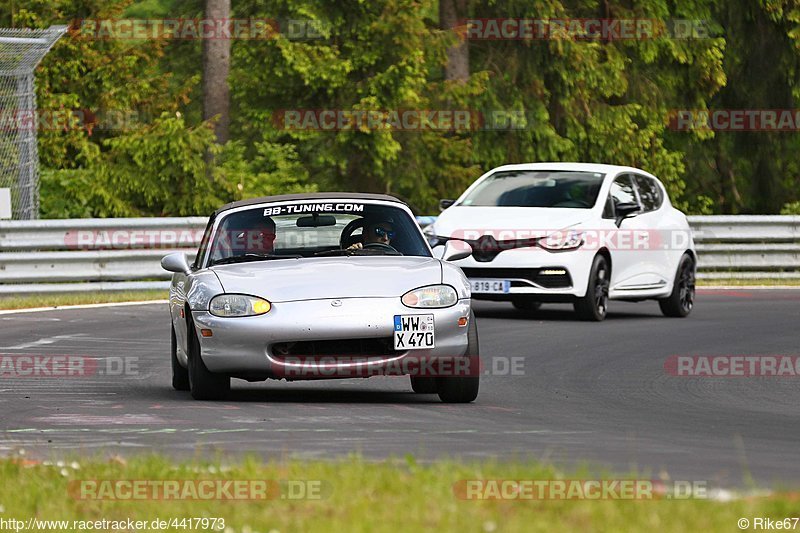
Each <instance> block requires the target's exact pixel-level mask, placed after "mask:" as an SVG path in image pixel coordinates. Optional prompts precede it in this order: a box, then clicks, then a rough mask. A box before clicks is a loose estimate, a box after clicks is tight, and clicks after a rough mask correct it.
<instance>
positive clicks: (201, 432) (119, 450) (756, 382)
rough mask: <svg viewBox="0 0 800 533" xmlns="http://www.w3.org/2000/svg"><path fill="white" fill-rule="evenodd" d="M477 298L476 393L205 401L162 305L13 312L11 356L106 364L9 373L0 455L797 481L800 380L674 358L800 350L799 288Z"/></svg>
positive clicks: (269, 393)
mask: <svg viewBox="0 0 800 533" xmlns="http://www.w3.org/2000/svg"><path fill="white" fill-rule="evenodd" d="M475 309H476V311H477V313H478V324H479V329H480V345H481V355H482V357H483V358H484V361H485V363H486V364H487V367H488V370H487V371H488V372H490V374H489V375H485V376H483V378H482V382H481V393H480V395H479V397H478V400H477V401H476V402H475V403H473V404H469V405H445V404H442V403H440V402H439V401H438V399H437V398H436V396H429V395H416V394H414V393H412V392H411V388H410V384H409V382H408V379H407V378H405V377H401V378H390V377H373V378H369V379H367V380H363V379H360V380H359V379H353V380H336V381H325V382H313V383H309V382H293V383H286V382H277V381H270V382H267V383H257V384H249V383H246V382H241V381H236V380H234V382H233V383H234V385H233V387H234V389H233V392H232V395H231V397H230V399H229V400H227V401H225V402H221V403H206V402H195V401H192V400H191V399H190V397H189V395H188V394H187V393H181V392H176V391H174V390H172V389H171V387H170V369H169V359H168V348H169V336H168V331H169V330H168V327H169V319H168V315H167V309H166V305H165V304H147V305H138V306H127V307H108V308H94V309H72V310H57V311H46V312H37V313H20V314H5V315H0V354H16V355H20V354H29V355H30V354H33V355H55V354H61V355H65V354H66V355H77V356H91V357H93V358H98V359H100V360H101V364H100V366H99V367H98V369H99V371H100V372H98V373H97V375H93V376H90V377H58V378H56V377H42V376H39V377H20V376H10V375H9V374H7V373H6V374H3V375H0V413H2V415H0V416H1V420H2V422H1V423H0V453H2V454H11V453H15V452H16V451H17V450H19V449H24V450H26V453H27V454H28V456H33V457H39V458H55V457H67V456H74V455H75V454H81V455H97V454H112V453H114V454H128V453H141V452H151V451H157V452H162V453H167V454H169V455H172V456H175V457H183V458H191V457H193V456H195V455H197V454H198V453H200V454H219V453H222V454H223V455H226V454H230V455H233V456H236V455H240V454H245V453H247V452H252V453H257V454H259V455H261V456H264V457H285V456H288V455H294V456H298V457H308V458H328V457H339V456H343V455H347V454H351V453H360V454H362V455H363V456H365V457H367V458H370V459H372V458H374V459H380V458H386V457H391V456H403V455H405V454H407V453H413V454H415V455H416V456H418V457H419V458H421V459H422V460H428V459H434V458H440V457H460V458H464V459H467V460H468V459H484V458H497V459H498V460H507V459H512V458H516V459H528V458H532V459H536V460H542V461H547V462H551V463H556V464H560V465H575V464H584V463H586V464H590V465H592V467H591V468H592V469H599V470H602V469H605V468H608V469H611V470H613V471H616V472H622V473H627V472H630V471H631V470H632V469H635V470H636V471H638V472H640V473H645V474H647V473H650V474H653V475H658V474H663V473H665V472H666V473H668V474H669V475H670V476H671V477H672V478H673V479H681V480H700V481H704V482H707V483H708V484H709V485H712V486H724V487H728V486H742V485H746V484H748V482H749V480H751V479H753V480H755V481H757V482H758V483H759V484H760V485H766V486H782V487H785V486H791V487H796V486H798V485H800V462H798V461H797V457H798V450H800V409H798V406H800V377H757V378H755V377H739V378H730V377H729V378H719V377H716V378H709V377H676V376H672V375H670V374H669V373H668V372H666V371H665V367H664V364H665V361H666V360H667V358H668V357H670V356H673V355H730V354H742V355H756V354H783V355H800V346H798V344H799V343H800V334H798V326H800V290H760V291H751V290H714V291H701V292H700V294H698V303H697V307H696V309H695V311H694V312H693V314H692V316H691V317H689V318H688V319H683V320H681V319H668V318H664V317H662V316H661V314H660V312H659V310H658V306H657V305H656V304H655V303H653V302H643V303H638V304H631V303H619V302H612V305H611V309H610V312H609V315H608V318H607V319H606V321H605V322H603V323H585V322H578V321H576V320H575V319H574V318H573V315H572V313H571V307H568V306H564V305H549V306H545V307H544V308H543V309H542V310H541V311H539V312H538V313H536V314H534V315H530V316H522V315H520V314H519V313H517V312H516V311H515V310H514V309H513V308H512V307H511V306H510V305H508V304H500V303H476V304H475ZM510 358H521V359H518V360H517V361H521V363H519V362H518V363H517V364H518V365H519V364H521V365H523V366H522V368H521V369H520V368H517V371H516V372H515V374H516V375H508V373H505V375H504V373H503V372H502V370H503V368H502V367H503V365H504V364H505V362H508V361H510ZM120 361H123V362H124V363H125V364H127V365H128V368H127V371H124V369H123V368H119V366H120V365H119V364H117V363H119V362H120ZM493 365H495V368H494V370H495V371H496V372H495V373H492V366H493ZM520 370H521V371H520ZM101 372H102V374H101ZM120 372H121V373H122V375H117V374H119V373H120Z"/></svg>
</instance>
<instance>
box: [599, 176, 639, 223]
mask: <svg viewBox="0 0 800 533" xmlns="http://www.w3.org/2000/svg"><path fill="white" fill-rule="evenodd" d="M609 198H610V199H611V203H612V204H613V205H614V207H616V206H617V205H618V204H629V203H633V204H635V203H638V199H637V198H636V191H635V190H634V188H633V182H632V181H631V177H630V175H628V174H623V175H622V176H617V177H616V179H615V180H614V182H613V183H612V184H611V192H610V193H609ZM606 210H608V206H606ZM603 215H604V216H605V212H604V213H603ZM609 218H613V215H612V216H611V217H609Z"/></svg>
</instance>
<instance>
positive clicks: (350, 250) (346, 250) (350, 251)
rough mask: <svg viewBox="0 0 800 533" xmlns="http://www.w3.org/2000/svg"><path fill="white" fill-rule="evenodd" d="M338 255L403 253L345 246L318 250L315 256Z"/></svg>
mask: <svg viewBox="0 0 800 533" xmlns="http://www.w3.org/2000/svg"><path fill="white" fill-rule="evenodd" d="M337 255H347V256H350V255H403V254H401V253H400V252H397V251H395V252H392V251H391V250H382V249H380V248H366V249H365V248H344V249H341V250H322V251H321V252H316V253H315V254H314V256H315V257H325V256H337Z"/></svg>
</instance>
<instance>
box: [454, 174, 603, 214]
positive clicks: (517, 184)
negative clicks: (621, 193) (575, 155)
mask: <svg viewBox="0 0 800 533" xmlns="http://www.w3.org/2000/svg"><path fill="white" fill-rule="evenodd" d="M603 177H604V174H602V173H599V172H575V171H554V170H518V171H506V172H497V173H495V174H492V175H491V176H489V177H487V178H486V179H484V180H483V181H482V182H481V183H480V184H479V185H478V186H477V187H476V188H475V189H474V190H473V191H472V192H470V193H469V195H467V197H466V198H465V199H464V201H462V202H460V203H459V205H466V206H507V207H556V208H573V209H589V208H591V207H592V206H593V205H594V204H595V202H596V201H597V195H598V193H599V192H600V185H602V183H603Z"/></svg>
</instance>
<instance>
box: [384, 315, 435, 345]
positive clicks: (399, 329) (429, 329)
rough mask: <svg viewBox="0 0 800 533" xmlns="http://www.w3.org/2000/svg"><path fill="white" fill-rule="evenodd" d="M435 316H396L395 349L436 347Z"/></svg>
mask: <svg viewBox="0 0 800 533" xmlns="http://www.w3.org/2000/svg"><path fill="white" fill-rule="evenodd" d="M434 342H435V339H434V334H433V315H394V349H395V350H424V349H428V348H433V347H434Z"/></svg>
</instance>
